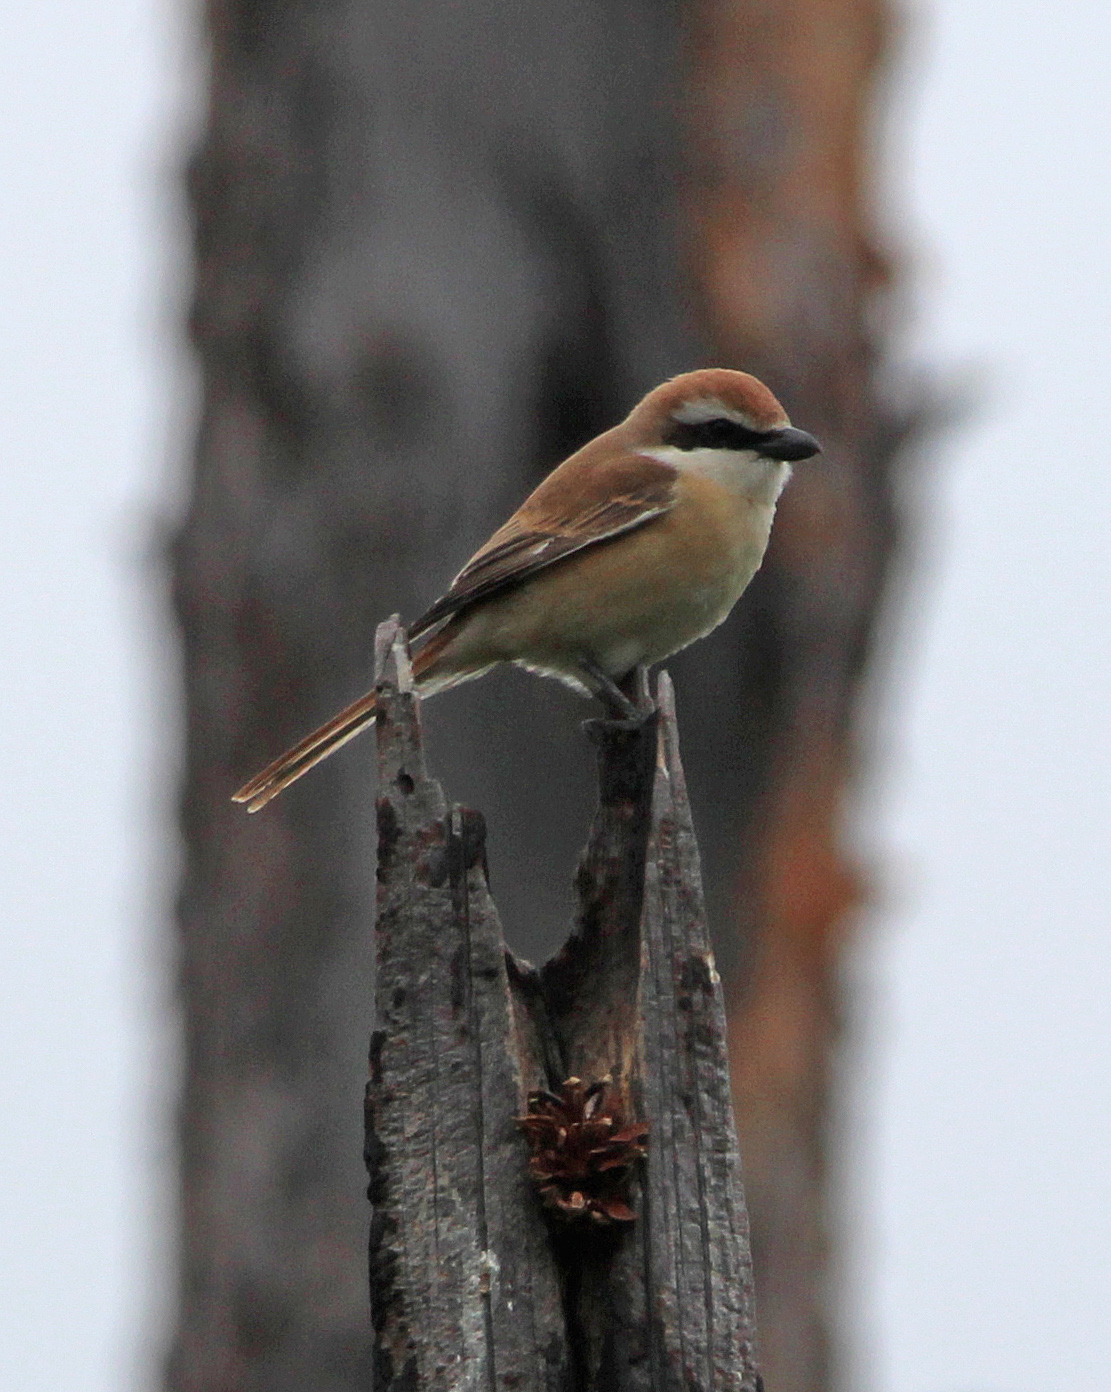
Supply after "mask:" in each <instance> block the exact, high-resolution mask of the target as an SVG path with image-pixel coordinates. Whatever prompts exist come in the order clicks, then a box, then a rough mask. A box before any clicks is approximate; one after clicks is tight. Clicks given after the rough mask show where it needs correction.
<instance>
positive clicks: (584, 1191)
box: [517, 1078, 648, 1226]
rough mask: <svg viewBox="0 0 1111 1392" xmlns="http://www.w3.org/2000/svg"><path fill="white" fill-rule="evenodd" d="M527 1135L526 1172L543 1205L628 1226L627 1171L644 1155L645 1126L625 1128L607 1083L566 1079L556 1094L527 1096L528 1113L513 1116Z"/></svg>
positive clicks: (564, 1213) (632, 1216)
mask: <svg viewBox="0 0 1111 1392" xmlns="http://www.w3.org/2000/svg"><path fill="white" fill-rule="evenodd" d="M517 1122H518V1125H519V1126H520V1127H521V1129H522V1130H523V1131H524V1133H525V1135H526V1136H527V1137H528V1141H529V1146H530V1148H531V1150H532V1155H531V1157H530V1159H529V1171H530V1173H531V1174H532V1177H533V1179H534V1180H535V1182H536V1185H537V1188H538V1189H539V1191H540V1197H541V1199H542V1200H543V1201H544V1203H545V1205H546V1206H547V1207H548V1208H550V1209H552V1211H553V1212H554V1213H555V1214H556V1215H557V1216H559V1217H560V1218H564V1219H567V1220H570V1221H576V1220H579V1219H588V1220H589V1221H590V1222H592V1223H596V1224H599V1225H600V1226H608V1225H609V1224H611V1223H631V1222H633V1220H634V1219H635V1218H636V1214H635V1213H634V1212H633V1210H632V1209H631V1208H630V1207H629V1202H628V1189H627V1182H628V1178H629V1173H630V1171H631V1170H632V1168H633V1166H634V1165H635V1164H636V1162H637V1161H638V1160H640V1159H641V1158H642V1157H643V1156H644V1154H645V1146H646V1144H647V1141H648V1127H647V1126H645V1125H643V1124H639V1123H638V1124H634V1125H631V1126H626V1125H625V1120H624V1116H623V1115H622V1112H621V1104H620V1099H619V1098H618V1097H617V1096H616V1095H611V1094H610V1092H609V1080H608V1079H604V1080H603V1081H602V1082H598V1083H591V1084H590V1086H589V1087H587V1085H586V1084H585V1083H584V1082H583V1081H582V1079H581V1078H568V1079H567V1081H566V1082H565V1083H564V1084H563V1085H562V1086H561V1087H560V1089H559V1092H558V1094H557V1093H554V1092H546V1091H544V1090H543V1089H539V1090H538V1091H536V1092H530V1093H529V1097H528V1115H527V1116H523V1117H518V1118H517Z"/></svg>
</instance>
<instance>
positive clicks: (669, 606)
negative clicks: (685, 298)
mask: <svg viewBox="0 0 1111 1392" xmlns="http://www.w3.org/2000/svg"><path fill="white" fill-rule="evenodd" d="M688 453H699V452H698V451H690V452H688ZM705 453H715V454H718V455H720V454H721V453H722V451H706V452H705ZM669 462H670V461H669ZM773 467H777V468H780V469H784V468H785V466H782V465H778V466H773ZM785 481H786V477H785V474H784V478H783V482H785ZM747 483H751V480H748V481H747ZM678 488H679V497H678V501H677V503H676V505H675V507H674V508H672V510H671V511H670V512H668V513H666V514H664V515H663V516H661V517H658V518H655V519H653V520H652V521H651V522H648V523H646V524H644V525H643V526H641V527H638V528H637V529H636V530H634V531H631V532H627V533H625V534H624V535H622V536H619V537H615V538H614V539H613V540H611V541H606V542H602V543H600V544H598V545H596V546H591V547H589V548H587V549H586V550H584V551H581V552H579V553H578V554H576V555H574V556H571V557H569V558H568V559H566V560H564V561H560V562H557V563H556V564H555V565H552V566H550V567H548V568H547V569H545V570H542V571H539V572H538V573H537V574H535V575H534V576H532V577H531V578H530V579H529V580H528V581H527V582H526V583H525V584H523V585H522V586H520V588H518V589H516V590H513V591H510V592H509V593H508V594H506V595H504V596H500V597H498V598H497V599H494V600H491V601H489V602H488V603H487V604H485V605H483V606H481V610H482V612H481V614H479V613H475V615H474V620H472V623H471V624H469V625H468V628H469V630H470V633H469V638H470V643H468V647H469V646H471V644H472V643H473V645H474V648H475V654H474V655H475V658H476V659H477V658H479V657H480V656H481V658H482V659H483V660H487V659H489V660H492V661H499V660H501V661H524V662H526V663H527V665H529V666H533V667H536V668H538V669H539V670H546V671H550V672H552V673H553V674H559V673H560V672H561V671H569V670H572V669H577V662H578V660H579V659H580V658H581V657H582V655H583V654H584V653H585V654H589V655H590V656H591V657H592V658H593V659H594V660H595V661H596V662H598V663H599V664H600V665H601V666H602V667H603V668H604V669H605V670H606V671H607V672H608V673H609V674H610V675H612V676H620V675H623V674H624V673H625V672H627V671H629V670H630V669H631V668H632V667H634V666H635V665H636V664H637V663H641V662H644V663H653V662H658V661H660V660H661V659H663V658H665V657H668V656H670V655H671V654H672V653H674V652H678V651H679V649H680V648H684V647H686V646H687V645H688V644H689V643H693V642H694V641H695V640H696V639H698V638H701V637H702V636H703V635H704V634H706V633H709V632H710V631H711V630H712V629H714V628H716V627H717V626H718V624H720V623H721V621H722V620H723V619H724V618H725V617H726V615H727V614H728V613H729V611H730V610H731V609H732V608H733V605H734V604H735V603H736V602H737V600H738V599H739V597H740V595H741V593H742V592H743V590H744V589H745V587H746V586H747V585H748V583H749V581H750V580H751V579H752V577H753V575H754V574H755V573H756V571H757V569H758V568H759V566H760V563H761V561H762V560H763V557H764V551H765V549H766V547H767V543H768V535H769V532H770V530H771V524H772V518H773V516H774V513H775V502H776V498H777V497H778V494H779V491H780V489H781V488H782V482H779V484H778V487H774V488H767V487H761V488H757V489H755V490H754V489H753V488H752V487H751V486H746V481H742V485H741V486H730V484H729V482H728V481H725V482H723V480H722V479H721V478H720V477H718V476H715V475H714V473H712V472H710V471H702V470H698V469H691V470H684V471H683V472H682V475H681V478H680V480H679V485H678ZM754 493H755V496H754Z"/></svg>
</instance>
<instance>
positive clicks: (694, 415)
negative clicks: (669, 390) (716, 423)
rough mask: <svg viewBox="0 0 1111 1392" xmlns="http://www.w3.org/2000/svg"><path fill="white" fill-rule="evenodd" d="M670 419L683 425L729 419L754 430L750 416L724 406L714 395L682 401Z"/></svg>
mask: <svg viewBox="0 0 1111 1392" xmlns="http://www.w3.org/2000/svg"><path fill="white" fill-rule="evenodd" d="M671 415H672V419H673V420H677V421H682V422H683V424H684V425H701V424H702V422H703V421H711V420H722V419H723V418H724V419H725V420H731V421H733V423H734V424H735V425H743V426H745V428H746V429H748V430H756V429H757V428H758V427H757V426H756V425H754V424H753V421H752V418H751V417H750V416H746V415H745V413H744V412H743V411H738V410H737V409H736V408H735V407H733V406H726V404H725V402H724V401H719V400H718V398H717V397H716V396H700V397H698V398H697V399H696V400H694V401H684V402H683V404H682V406H680V407H679V408H678V410H675V411H672V413H671Z"/></svg>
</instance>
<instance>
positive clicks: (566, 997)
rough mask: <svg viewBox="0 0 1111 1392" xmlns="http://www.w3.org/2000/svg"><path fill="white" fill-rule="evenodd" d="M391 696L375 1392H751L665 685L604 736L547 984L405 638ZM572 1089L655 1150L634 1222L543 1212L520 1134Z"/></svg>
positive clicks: (384, 832)
mask: <svg viewBox="0 0 1111 1392" xmlns="http://www.w3.org/2000/svg"><path fill="white" fill-rule="evenodd" d="M376 679H377V683H378V693H379V702H380V705H379V711H380V715H379V721H378V732H377V733H378V768H379V797H378V834H379V843H378V891H377V892H378V903H377V920H376V928H375V940H376V954H377V981H376V994H375V1004H376V1022H377V1027H376V1030H375V1032H374V1035H373V1039H372V1043H371V1053H370V1081H369V1084H368V1087H367V1100H366V1159H367V1167H368V1172H369V1175H370V1189H369V1194H370V1198H371V1201H372V1203H373V1205H374V1215H373V1219H372V1224H371V1236H370V1289H371V1307H372V1315H373V1323H374V1334H375V1386H376V1388H377V1389H378V1392H386V1389H402V1388H404V1389H412V1392H416V1389H420V1390H421V1392H424V1389H437V1392H439V1390H440V1389H445V1390H446V1389H455V1388H471V1387H475V1388H478V1387H482V1388H489V1389H495V1388H496V1389H506V1390H507V1392H508V1389H514V1392H534V1390H535V1392H541V1389H543V1392H557V1389H558V1390H559V1392H572V1390H573V1392H595V1390H596V1392H602V1389H605V1390H606V1392H672V1389H674V1392H680V1389H681V1390H682V1392H695V1389H698V1390H699V1392H701V1390H702V1389H705V1392H710V1389H714V1392H756V1389H757V1388H758V1385H759V1379H758V1375H757V1371H756V1359H755V1349H754V1312H753V1289H752V1268H751V1255H750V1250H749V1237H748V1220H747V1215H746V1211H745V1204H744V1195H743V1192H742V1186H741V1171H740V1158H739V1153H738V1147H737V1138H736V1128H735V1125H734V1121H733V1112H732V1102H731V1098H730V1089H729V1074H728V1051H727V1046H726V1039H725V1013H724V1007H723V1002H722V995H721V987H720V983H719V980H718V976H717V972H716V970H715V967H714V961H713V956H712V954H711V952H710V947H709V936H708V932H707V927H706V918H705V912H704V907H703V900H702V888H701V880H700V872H699V864H698V849H697V846H696V843H695V839H694V833H693V828H692V824H691V817H690V809H689V806H688V803H687V796H686V787H685V783H684V780H683V773H682V767H681V765H680V762H679V749H678V734H677V727H676V719H675V705H674V697H673V693H672V688H671V683H670V681H669V679H668V678H667V676H666V674H664V675H661V677H660V679H659V683H658V687H657V692H656V709H655V710H652V709H651V707H650V706H649V704H648V702H647V699H646V698H647V686H646V683H642V693H641V694H642V704H643V705H644V707H645V709H646V710H648V711H650V713H649V714H646V715H645V717H644V719H643V720H642V721H640V722H632V723H629V722H618V721H603V720H597V721H591V722H589V723H588V727H587V728H588V731H589V733H590V735H591V737H592V739H593V740H594V741H595V743H596V745H597V748H598V768H599V789H600V795H599V806H598V811H597V813H596V816H595V819H594V824H593V827H592V829H591V833H590V838H589V841H588V844H587V847H586V850H585V852H584V854H583V857H582V861H581V864H580V867H579V873H578V880H577V888H578V895H579V911H578V915H577V920H576V923H575V926H574V929H573V931H572V933H571V936H570V937H569V939H568V941H567V943H566V945H565V946H564V947H563V949H562V950H561V951H560V952H559V954H558V955H557V956H556V957H554V958H553V959H552V960H551V961H550V962H548V963H547V964H546V965H545V966H544V967H542V968H541V969H540V970H536V969H534V968H533V967H531V966H530V965H529V964H528V963H525V962H521V961H518V960H517V959H515V958H514V957H513V956H512V955H511V954H510V953H508V952H507V951H506V948H505V945H504V942H503V939H502V932H501V925H500V923H499V920H498V915H497V911H496V909H495V907H494V903H493V900H492V899H491V896H490V891H489V886H488V883H487V875H486V869H485V825H484V823H483V820H482V818H481V816H480V815H479V814H478V813H475V812H471V811H468V810H466V809H463V808H459V807H455V808H451V809H450V810H449V808H448V807H447V804H446V803H445V800H444V796H443V793H442V791H441V789H440V787H439V785H438V784H437V783H436V782H435V781H434V780H433V779H431V778H430V777H429V775H428V773H427V771H426V769H425V765H424V757H423V753H422V747H421V729H420V716H419V702H418V700H417V697H416V694H415V692H414V689H413V682H412V674H411V670H410V667H409V661H408V655H407V650H406V645H405V635H404V631H403V630H402V629H401V627H400V625H399V623H398V621H397V620H396V619H394V620H391V621H390V622H388V623H386V624H383V625H382V626H381V627H380V629H379V631H378V641H377V673H376ZM568 1077H573V1078H577V1079H580V1080H582V1081H581V1084H580V1085H579V1090H580V1092H581V1091H582V1089H584V1088H586V1087H588V1086H589V1085H591V1084H594V1083H601V1082H603V1081H604V1082H605V1084H606V1087H605V1090H604V1091H602V1090H599V1091H598V1092H597V1093H596V1094H595V1096H596V1097H598V1098H599V1099H601V1098H605V1099H607V1101H606V1105H607V1106H609V1107H611V1108H612V1109H616V1110H615V1114H620V1115H621V1116H622V1117H623V1118H624V1120H625V1122H626V1123H633V1122H638V1123H641V1124H643V1125H644V1126H646V1127H647V1130H648V1137H647V1152H646V1155H645V1156H644V1158H642V1159H639V1160H636V1161H635V1166H634V1168H635V1174H634V1177H633V1179H632V1182H631V1184H630V1186H629V1191H628V1203H629V1207H630V1209H631V1215H630V1216H631V1219H632V1221H615V1222H612V1223H608V1222H606V1221H604V1219H605V1214H603V1213H598V1212H596V1213H595V1214H594V1216H593V1219H592V1218H591V1217H590V1215H589V1214H587V1213H585V1210H584V1216H583V1217H582V1218H580V1219H578V1220H576V1219H575V1218H574V1217H573V1216H572V1217H568V1216H567V1212H570V1211H572V1210H573V1209H574V1205H573V1204H571V1205H567V1206H565V1208H566V1209H567V1212H565V1211H563V1210H561V1209H559V1208H555V1209H553V1208H551V1207H549V1208H547V1209H546V1208H545V1207H544V1205H543V1204H542V1203H541V1200H540V1196H539V1194H538V1192H537V1186H536V1184H535V1182H534V1180H533V1178H532V1177H530V1153H529V1140H528V1137H527V1136H526V1134H525V1129H526V1128H523V1127H522V1125H521V1122H520V1118H522V1117H523V1116H524V1115H525V1114H526V1111H527V1110H528V1108H529V1098H530V1093H531V1094H535V1093H537V1092H538V1091H543V1092H548V1093H558V1091H559V1089H560V1088H561V1087H562V1086H563V1085H564V1084H565V1082H566V1080H567V1079H568ZM573 1090H574V1088H573V1087H572V1091H573ZM591 1105H593V1104H591ZM597 1105H599V1106H600V1105H601V1103H600V1102H599V1103H598V1104H597ZM635 1129H636V1128H635V1126H631V1127H629V1128H628V1130H627V1131H626V1132H624V1133H621V1134H632V1132H633V1131H635ZM631 1153H633V1154H634V1155H635V1154H639V1152H638V1151H637V1149H636V1146H635V1144H633V1145H632V1150H631ZM533 1169H535V1166H533ZM580 1197H581V1196H580ZM584 1202H585V1201H584ZM620 1208H621V1205H620V1204H617V1205H615V1207H614V1210H613V1211H614V1212H615V1213H619V1210H620Z"/></svg>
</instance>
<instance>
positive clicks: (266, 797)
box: [232, 691, 378, 812]
mask: <svg viewBox="0 0 1111 1392" xmlns="http://www.w3.org/2000/svg"><path fill="white" fill-rule="evenodd" d="M377 704H378V698H377V696H376V695H375V693H374V692H373V691H368V692H367V694H366V695H365V696H360V697H359V699H358V700H357V701H352V703H351V704H350V705H349V706H345V707H344V708H343V710H341V711H340V713H339V714H338V715H333V716H332V718H331V720H328V721H325V723H324V724H323V725H321V726H320V728H319V729H317V730H314V731H313V732H312V734H311V735H306V736H305V738H304V739H303V740H301V741H300V743H298V744H295V745H294V746H293V748H292V749H287V750H286V752H285V753H284V754H279V755H278V757H277V758H276V759H275V760H273V762H272V763H269V764H267V765H266V767H265V768H264V769H263V770H262V772H261V773H256V774H255V776H254V778H252V779H251V780H250V781H249V782H247V783H244V784H243V786H242V788H240V789H239V791H238V792H237V793H233V794H232V802H245V803H246V804H247V811H248V812H258V811H259V809H260V808H263V807H265V806H266V804H267V803H268V802H269V801H270V799H271V798H276V797H277V796H278V794H279V793H280V792H281V791H282V790H283V789H284V788H288V787H289V785H290V784H291V783H296V781H297V779H298V778H300V777H301V775H302V774H303V773H308V771H309V769H311V768H313V767H314V766H315V765H316V764H319V763H320V761H321V759H326V758H327V757H328V755H329V754H334V753H335V751H336V750H337V749H339V748H340V746H341V745H344V744H346V743H347V741H348V740H352V739H354V738H355V736H356V735H357V734H359V733H360V731H362V730H365V729H366V727H367V726H368V725H373V724H374V719H375V716H376V715H377V710H376V707H377Z"/></svg>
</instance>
